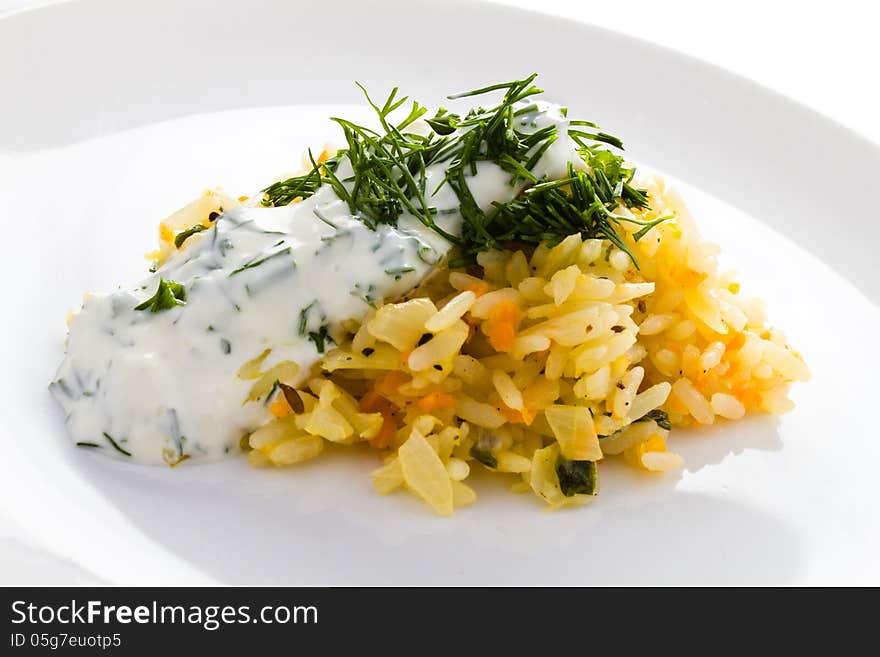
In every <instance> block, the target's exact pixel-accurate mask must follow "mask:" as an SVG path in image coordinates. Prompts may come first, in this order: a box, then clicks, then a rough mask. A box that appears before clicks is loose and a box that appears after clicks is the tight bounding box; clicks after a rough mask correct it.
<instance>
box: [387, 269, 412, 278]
mask: <svg viewBox="0 0 880 657" xmlns="http://www.w3.org/2000/svg"><path fill="white" fill-rule="evenodd" d="M415 270H416V269H415V267H394V268H393V269H386V270H385V273H386V274H388V275H389V276H393V277H394V280H395V281H399V280H400V279H401V278H403V275H404V274H408V273H409V272H411V271H415Z"/></svg>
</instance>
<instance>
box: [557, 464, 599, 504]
mask: <svg viewBox="0 0 880 657" xmlns="http://www.w3.org/2000/svg"><path fill="white" fill-rule="evenodd" d="M556 476H557V477H558V478H559V489H560V490H561V491H562V494H563V495H565V496H566V497H572V496H574V495H595V494H596V493H597V491H598V489H599V476H598V468H597V467H596V462H595V461H569V460H568V459H566V458H564V457H562V456H560V457H559V458H558V459H557V461H556Z"/></svg>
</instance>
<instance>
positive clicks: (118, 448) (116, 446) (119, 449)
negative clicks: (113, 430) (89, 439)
mask: <svg viewBox="0 0 880 657" xmlns="http://www.w3.org/2000/svg"><path fill="white" fill-rule="evenodd" d="M104 438H106V439H107V441H108V442H109V443H110V444H111V445H112V446H113V449H115V450H116V451H117V452H119V453H120V454H124V455H125V456H131V452H129V451H128V450H127V449H124V448H123V447H121V446H120V445H119V443H117V442H116V441H115V440H113V436H111V435H110V434H109V433H107V432H106V431H105V432H104Z"/></svg>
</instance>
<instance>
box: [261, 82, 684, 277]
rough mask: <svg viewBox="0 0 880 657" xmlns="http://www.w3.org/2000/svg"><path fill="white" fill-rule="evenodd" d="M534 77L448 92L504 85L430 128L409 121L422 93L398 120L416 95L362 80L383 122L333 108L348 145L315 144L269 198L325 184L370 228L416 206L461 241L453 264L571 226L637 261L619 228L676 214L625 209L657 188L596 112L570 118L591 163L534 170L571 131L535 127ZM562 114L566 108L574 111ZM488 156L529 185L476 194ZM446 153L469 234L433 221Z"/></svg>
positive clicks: (570, 230)
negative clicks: (544, 174) (547, 175)
mask: <svg viewBox="0 0 880 657" xmlns="http://www.w3.org/2000/svg"><path fill="white" fill-rule="evenodd" d="M535 78H536V75H534V74H533V75H530V76H528V77H526V78H524V79H522V80H513V81H511V82H502V83H498V84H493V85H489V86H486V87H483V88H481V89H476V90H473V91H467V92H464V93H460V94H455V95H453V96H449V98H450V99H454V98H470V97H475V96H481V95H483V94H487V93H490V92H502V98H501V100H500V102H499V103H497V104H496V105H492V106H489V107H482V106H478V107H475V108H473V109H470V110H469V111H467V112H466V113H465V114H461V115H460V114H456V113H453V112H450V111H448V110H446V109H444V108H440V109H439V110H437V112H436V113H435V114H434V116H433V117H426V118H425V119H424V120H425V121H426V122H427V124H428V126H430V128H431V131H430V132H429V133H428V134H427V135H425V134H422V133H417V132H414V131H411V130H410V129H409V126H411V125H412V124H413V122H414V121H416V120H417V119H420V118H422V117H424V116H425V114H426V109H425V108H424V107H423V106H421V105H420V104H419V103H418V102H415V101H413V102H412V103H411V106H410V109H409V112H408V114H407V115H406V117H405V118H404V119H403V120H402V121H400V122H398V123H393V122H392V121H391V118H390V115H391V113H392V112H394V111H395V110H398V109H399V108H401V107H402V106H403V105H404V104H406V103H407V101H408V98H407V97H406V96H403V97H399V96H398V89H397V88H394V89H392V91H391V93H390V94H389V95H388V97H387V99H386V100H385V101H384V102H382V103H378V102H374V100H373V99H372V98H371V97H370V95H369V93H368V92H367V91H366V89H364V88H363V86H361V85H358V86H359V87H360V88H361V90H362V91H363V93H364V96H365V98H366V100H367V103H368V104H369V105H370V107H372V109H373V111H374V112H375V113H376V116H377V118H378V123H379V128H378V129H375V130H374V129H372V128H367V127H364V126H361V125H358V124H356V123H353V122H351V121H348V120H346V119H342V118H333V119H332V120H333V121H334V122H336V123H337V124H338V125H339V126H340V127H341V128H342V131H343V135H344V137H345V141H346V147H345V148H343V149H341V150H340V151H338V152H337V153H336V155H334V156H333V157H331V158H329V159H327V160H326V161H324V162H320V163H319V162H316V161H315V159H314V158H313V157H312V154H311V152H310V153H309V158H310V161H311V169H310V170H309V171H308V172H306V173H305V174H303V175H301V176H295V177H293V178H289V179H287V180H284V181H281V182H278V183H275V184H273V185H270V186H269V187H267V188H266V189H265V190H264V197H263V204H264V205H267V206H277V205H286V204H288V203H291V202H292V201H294V200H296V199H298V198H299V199H305V198H308V197H309V196H311V195H313V194H314V193H315V192H316V191H317V190H318V189H319V188H320V187H321V186H322V185H324V184H326V185H329V186H330V187H332V189H333V190H334V192H335V193H336V194H337V195H338V196H339V198H340V199H342V200H343V201H344V202H345V203H346V204H347V205H348V207H349V211H350V213H351V214H352V215H353V216H356V217H358V218H359V219H361V220H362V221H363V222H364V223H365V224H366V225H367V226H368V227H370V228H373V229H375V228H376V226H377V225H380V224H392V225H394V224H396V222H397V220H398V218H399V217H400V215H401V214H402V213H404V212H406V213H409V214H410V215H412V216H414V217H415V218H417V219H418V220H419V221H421V222H422V223H423V224H424V225H425V226H427V227H428V228H430V229H432V230H434V231H435V232H437V233H439V234H440V235H442V236H443V237H445V238H446V239H447V240H449V241H450V242H452V243H453V244H455V245H457V246H458V247H460V257H459V258H458V259H457V260H455V261H453V262H452V263H451V264H452V265H453V266H459V265H463V264H468V263H471V262H473V261H474V258H475V256H476V254H477V253H479V252H481V251H486V250H489V249H494V248H498V247H500V246H502V245H503V244H504V243H506V242H520V243H525V244H539V243H547V244H549V245H550V246H554V245H555V244H557V243H559V242H560V241H561V240H562V239H564V238H565V237H567V236H569V235H572V234H580V235H581V236H582V237H583V238H604V239H607V240H609V241H610V242H612V244H613V245H614V246H615V247H617V248H618V249H620V250H622V251H624V252H625V253H627V255H629V257H630V259H631V260H632V262H633V263H634V264H635V265H636V266H638V264H637V263H636V261H635V258H634V256H633V255H632V253H631V252H630V250H629V249H628V247H627V245H626V243H625V242H624V241H623V239H622V238H621V237H620V235H619V234H618V232H617V229H618V228H619V226H620V224H621V223H623V222H627V223H630V224H635V225H638V226H640V228H639V230H638V231H636V232H635V233H634V234H633V238H634V239H635V240H636V241H638V240H639V239H641V238H642V237H643V236H644V235H645V234H646V233H647V232H648V231H649V230H650V229H651V228H652V227H653V226H656V225H657V224H659V223H661V222H663V221H666V220H667V219H669V218H670V216H662V217H659V218H656V219H653V220H650V221H646V220H643V219H640V218H637V216H635V215H633V214H630V213H628V214H627V215H626V216H624V215H622V214H616V211H617V208H618V207H624V208H627V209H630V210H635V211H636V213H638V211H641V210H646V209H648V208H649V202H648V194H647V192H646V191H645V190H642V189H637V188H635V187H633V186H632V180H633V176H634V174H635V170H634V169H633V168H631V167H627V166H626V165H625V162H624V159H623V157H622V156H620V155H617V154H616V153H614V152H613V151H612V150H609V148H611V149H622V148H623V144H622V142H621V140H620V139H618V138H617V137H615V136H613V135H609V134H608V133H605V132H602V131H601V130H599V129H598V127H597V126H596V124H594V123H592V122H590V121H582V120H569V121H568V125H567V127H566V133H565V134H567V137H566V138H570V139H571V140H572V141H573V142H574V146H575V147H576V148H577V150H578V153H579V154H580V156H581V158H582V159H583V166H577V167H576V166H574V165H569V168H568V172H567V176H566V177H565V178H564V179H563V180H555V181H548V180H546V179H538V176H537V174H536V173H535V170H536V168H537V166H538V164H539V162H540V161H541V159H542V157H543V156H544V154H545V153H546V152H547V150H548V149H549V148H550V147H551V146H552V145H553V144H554V143H555V141H557V140H558V139H560V138H561V137H563V133H562V132H561V131H560V130H559V129H558V128H557V126H555V125H550V126H547V127H545V128H540V129H537V130H535V129H531V130H529V129H528V128H533V127H534V126H533V125H528V124H529V123H530V121H528V119H529V116H528V115H529V114H530V113H532V112H536V111H538V109H539V108H538V106H537V104H536V103H534V102H531V101H530V100H529V99H531V98H532V97H533V96H535V95H536V94H539V93H542V90H541V89H539V88H538V87H537V86H535V85H534V84H532V83H533V81H534V80H535ZM562 114H563V116H567V113H566V112H565V111H562ZM343 160H346V161H347V164H348V165H350V168H351V175H349V176H346V177H345V180H341V179H340V178H339V177H338V175H337V174H338V173H339V171H340V163H341V162H342V161H343ZM481 161H490V162H494V163H495V164H497V165H498V166H500V167H501V168H502V169H503V170H504V171H506V172H507V173H509V174H510V175H511V178H510V183H511V184H512V185H515V184H517V183H520V184H522V185H523V187H524V189H523V190H522V192H520V193H519V194H518V195H517V197H516V198H515V199H514V200H512V201H510V202H508V203H503V204H502V203H496V204H494V205H492V206H491V207H490V208H488V209H486V210H485V211H484V209H482V208H481V207H480V206H478V204H477V203H476V201H475V199H474V196H473V194H472V192H471V190H470V188H469V186H468V181H467V179H468V177H470V176H473V175H475V174H476V173H477V165H478V163H479V162H481ZM438 163H447V166H446V170H447V172H446V177H445V178H444V180H443V182H442V183H441V186H442V185H443V184H448V185H449V186H450V188H451V189H452V190H453V191H454V193H455V194H456V197H457V199H458V202H459V211H460V213H461V215H462V217H463V219H464V223H463V226H462V234H461V236H460V237H459V236H457V235H451V234H448V233H446V232H445V231H444V230H442V229H441V228H440V227H438V226H437V224H436V223H435V221H434V217H435V215H436V214H437V213H438V210H437V208H436V207H434V206H432V205H431V204H430V200H431V197H430V195H429V194H428V190H427V183H428V178H427V173H426V169H427V167H428V166H430V165H433V164H438ZM345 169H346V170H347V169H348V167H345ZM403 273H405V272H403V271H400V272H396V273H392V270H389V275H394V276H395V277H397V276H398V275H400V274H403Z"/></svg>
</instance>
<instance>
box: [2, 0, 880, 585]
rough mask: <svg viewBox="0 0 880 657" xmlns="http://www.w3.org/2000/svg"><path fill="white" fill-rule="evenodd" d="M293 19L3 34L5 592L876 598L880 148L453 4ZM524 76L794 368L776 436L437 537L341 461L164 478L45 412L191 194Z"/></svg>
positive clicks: (176, 16)
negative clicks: (75, 347)
mask: <svg viewBox="0 0 880 657" xmlns="http://www.w3.org/2000/svg"><path fill="white" fill-rule="evenodd" d="M303 4H304V3H285V2H280V1H278V2H273V1H271V0H251V1H249V2H247V3H239V2H232V1H230V2H216V1H208V0H192V1H186V2H184V1H182V0H173V1H172V0H162V1H154V2H150V3H145V2H139V1H124V2H123V1H120V0H104V1H95V2H74V3H68V4H61V5H55V6H52V7H49V8H46V9H42V10H38V11H34V12H28V13H24V14H20V15H15V16H12V17H11V18H7V19H5V20H0V88H2V89H3V93H2V94H0V208H2V226H3V238H4V240H3V247H4V248H3V254H2V257H0V273H2V279H0V280H2V281H3V294H2V296H0V302H2V309H3V310H2V313H3V318H4V324H3V331H4V334H3V340H2V343H0V365H2V368H3V372H4V377H3V380H2V383H0V399H2V411H3V412H2V413H0V427H2V431H3V436H2V440H3V443H2V447H3V450H2V459H0V500H2V501H0V514H2V518H3V519H2V521H0V522H2V524H3V531H4V532H5V534H6V535H7V538H6V539H3V540H0V550H3V551H2V552H0V554H3V555H6V557H7V559H15V562H14V563H13V562H12V561H7V563H8V564H11V565H9V566H8V567H7V570H6V576H7V579H10V578H13V577H14V575H10V574H9V573H11V572H12V571H14V570H15V569H17V568H19V566H20V567H21V568H22V569H24V571H23V572H25V573H30V574H25V575H22V578H23V579H30V580H34V579H36V578H38V574H36V573H35V571H34V568H43V567H45V568H48V570H45V571H44V573H43V579H44V580H45V579H48V580H49V581H59V582H61V581H69V580H71V579H75V580H78V581H96V580H99V581H106V582H116V583H141V584H197V583H261V584H268V583H280V584H286V583H292V584H404V583H406V584H413V583H415V584H428V583H430V584H485V583H495V584H596V583H660V582H667V583H722V582H732V583H802V584H806V583H825V584H830V583H872V584H878V583H880V562H878V560H877V559H876V555H877V553H878V551H880V520H878V514H877V506H876V502H877V498H878V494H877V487H876V484H875V483H874V482H875V478H876V471H877V468H878V464H880V442H878V435H877V434H878V432H877V429H876V427H877V421H876V419H875V417H876V416H875V413H876V409H877V408H878V404H877V395H876V379H877V377H876V372H877V371H878V368H880V359H878V356H877V350H876V348H875V344H876V342H875V337H876V333H877V326H878V325H880V324H878V320H880V310H878V304H880V259H878V258H877V257H876V249H877V247H878V245H880V222H878V221H877V220H878V217H877V210H876V203H875V199H874V192H875V190H876V180H877V174H878V172H880V150H878V149H877V148H876V147H874V146H872V145H870V144H869V143H868V142H866V141H864V140H862V139H861V138H859V137H858V136H856V135H854V134H852V133H850V132H847V131H846V130H844V129H842V128H840V127H838V126H836V125H835V124H833V123H831V122H830V121H828V120H827V119H824V118H822V117H820V116H818V115H817V114H815V113H813V112H811V111H809V110H807V109H805V108H803V107H800V106H798V105H795V104H793V103H791V102H789V101H787V100H785V99H784V98H781V97H779V96H777V95H775V94H774V93H772V92H770V91H768V90H766V89H762V88H760V87H757V86H755V85H753V84H751V83H748V82H745V81H743V80H741V79H739V78H736V77H734V76H731V75H729V74H727V73H725V72H723V71H720V70H717V69H714V68H712V67H709V66H707V65H704V64H702V63H700V62H698V61H695V60H693V59H689V58H686V57H684V56H682V55H679V54H676V53H674V52H671V51H667V50H663V49H660V48H657V47H654V46H651V45H648V44H646V43H643V42H639V41H635V40H632V39H629V38H624V37H621V36H618V35H615V34H613V33H609V32H605V31H601V30H597V29H595V28H591V27H588V26H586V25H582V24H577V23H571V22H566V21H563V20H561V19H558V18H549V17H545V16H541V15H538V14H531V13H524V12H520V11H513V10H505V9H502V8H499V7H496V6H491V5H471V4H466V3H462V2H457V1H451V2H450V1H447V2H443V3H432V4H431V6H430V7H427V6H422V7H421V8H419V6H418V5H414V4H413V3H410V2H407V0H379V1H373V2H370V3H366V2H357V1H356V0H346V1H339V0H337V1H335V2H333V3H309V5H308V7H305V6H303ZM395 35H403V36H395ZM533 70H534V71H538V72H540V73H541V78H540V82H541V84H542V85H543V86H544V88H546V89H548V90H549V95H550V96H551V97H552V98H553V99H555V100H560V101H564V102H565V103H567V104H568V105H569V106H570V107H571V110H572V113H573V114H577V115H579V116H585V117H588V118H591V119H594V120H596V121H598V122H600V124H601V125H602V126H603V127H604V128H606V129H607V130H608V131H610V132H613V133H615V134H619V135H622V136H623V137H624V138H625V141H626V143H627V145H628V146H629V154H630V155H631V156H632V157H633V158H634V159H636V160H637V161H640V162H644V163H646V164H650V165H652V166H654V167H656V168H658V169H660V170H662V171H664V172H667V173H668V174H670V175H672V176H674V177H675V179H677V180H680V181H684V182H686V183H687V184H686V185H685V184H684V183H682V185H681V186H682V187H683V192H684V193H685V196H686V198H688V199H689V200H690V202H691V206H692V209H693V210H694V212H695V214H696V216H697V220H698V222H699V224H700V225H701V227H702V228H703V230H704V232H705V233H706V235H707V236H708V237H710V238H712V239H715V240H717V241H718V242H720V243H721V244H722V246H723V248H724V253H725V262H726V263H728V264H732V265H734V266H736V267H737V268H738V269H739V270H740V271H741V272H742V279H743V281H744V283H745V288H746V290H747V291H748V290H751V291H752V292H758V293H760V294H761V295H762V296H764V297H765V298H766V299H767V301H768V303H769V307H770V316H771V320H773V322H774V323H776V324H778V325H780V326H782V327H783V328H785V329H786V330H787V333H788V336H789V338H790V340H791V341H792V342H793V343H794V345H795V346H796V347H797V348H798V349H799V350H801V351H802V352H803V354H804V355H805V357H806V359H807V361H808V363H809V365H810V366H811V368H812V370H813V373H814V379H813V381H812V382H810V383H808V384H802V385H798V386H796V387H795V389H794V395H793V396H794V399H795V401H796V402H798V408H797V409H796V410H795V411H794V412H792V413H790V414H789V415H786V416H784V417H782V418H781V419H779V420H778V421H777V420H774V419H771V418H752V419H749V420H747V421H744V422H741V423H737V424H726V425H723V426H718V427H716V428H714V429H711V430H707V431H701V432H698V433H688V432H681V431H677V432H675V433H674V434H673V435H674V440H673V444H674V447H675V448H676V449H677V450H678V451H680V452H681V453H682V454H683V455H684V456H685V457H686V459H687V463H688V465H687V468H686V470H685V471H684V472H683V473H681V474H680V476H675V475H673V476H669V477H665V478H664V477H658V478H652V477H649V476H640V475H637V474H636V473H632V472H630V471H628V470H626V469H625V468H623V467H616V466H615V464H613V463H605V464H603V466H602V469H601V473H600V474H601V476H602V486H603V490H602V493H601V495H600V497H599V498H598V500H597V501H596V502H595V503H594V504H593V505H592V506H590V507H587V508H583V509H579V510H575V511H569V512H560V513H552V514H550V513H543V512H542V511H541V507H540V505H539V504H538V503H537V502H534V501H532V500H531V499H530V498H529V497H528V496H513V495H510V494H508V493H507V492H506V489H505V486H504V485H501V484H498V483H497V482H493V480H492V479H491V478H489V477H484V478H482V479H481V480H480V481H478V482H477V484H478V491H479V494H480V498H481V499H480V500H478V504H477V505H476V506H474V507H472V508H470V509H466V510H464V511H462V512H460V513H457V514H456V516H455V517H454V518H453V519H451V520H442V519H439V518H436V517H434V516H433V515H431V513H429V512H428V510H427V508H426V507H423V506H422V505H421V504H420V503H419V502H418V501H417V500H415V499H414V498H410V497H409V496H406V495H398V496H392V497H389V498H383V497H379V496H377V495H375V494H374V493H373V492H372V488H371V484H370V480H369V477H368V476H367V473H368V471H369V470H370V469H371V468H372V467H373V465H374V461H372V460H371V458H370V457H369V456H367V455H366V454H364V453H357V454H354V455H352V454H345V453H338V452H333V453H331V454H330V455H328V456H327V457H325V458H321V459H320V460H319V461H318V462H315V463H311V464H308V465H305V466H302V467H299V468H296V469H291V470H279V471H269V472H266V471H254V470H249V469H248V468H247V467H246V465H245V464H244V463H243V462H242V461H241V460H233V461H230V462H227V463H223V464H220V465H207V466H198V467H183V468H178V469H174V470H170V469H157V468H144V467H136V466H131V465H129V464H125V463H120V462H117V461H115V460H109V459H104V458H100V457H99V456H96V455H93V454H84V453H81V452H79V451H77V450H76V449H74V448H73V447H72V446H71V444H70V442H69V441H68V439H67V437H66V436H65V434H64V430H63V426H62V422H61V417H60V413H59V412H58V410H57V409H56V408H55V406H54V404H53V402H52V400H51V399H50V397H49V394H48V392H47V391H46V384H47V383H48V381H49V380H50V379H51V377H52V375H53V373H54V369H55V367H56V366H57V364H58V362H59V361H60V359H61V355H62V349H63V338H64V316H65V314H66V312H67V310H68V309H71V308H73V307H75V306H76V305H77V304H78V302H79V299H80V295H81V293H82V292H84V291H86V290H107V289H111V288H112V287H114V286H115V284H117V283H124V282H125V281H130V280H134V279H135V277H136V276H138V275H140V274H141V273H142V272H143V271H144V267H145V261H144V260H142V253H143V252H144V251H146V250H148V249H149V248H150V246H151V244H152V243H153V240H154V234H155V233H154V231H155V225H156V222H157V220H158V219H160V218H161V217H162V216H164V215H165V214H167V213H168V212H169V211H170V210H173V209H174V208H175V207H177V206H179V205H181V204H182V203H184V202H185V201H186V200H187V199H188V198H189V197H191V196H193V195H194V194H195V193H197V192H198V191H199V190H201V189H202V188H203V187H206V186H211V185H215V184H220V185H222V186H224V187H226V188H227V189H228V190H230V191H234V192H235V193H245V192H249V191H252V190H253V189H254V188H256V187H257V186H259V185H260V184H261V183H262V182H264V181H266V180H267V179H269V178H271V177H272V176H273V175H275V174H276V173H278V172H279V171H282V170H285V169H290V168H293V167H295V166H296V164H297V162H298V157H299V153H300V152H301V151H302V150H303V149H304V148H305V147H306V146H308V145H320V143H321V142H322V141H323V140H324V139H326V138H332V137H333V136H334V135H335V133H334V132H333V131H332V129H331V127H330V124H329V123H328V122H326V121H325V120H323V117H324V116H326V115H327V114H328V113H329V111H330V109H331V106H332V109H333V110H334V111H335V112H339V111H343V110H342V109H340V107H339V105H340V104H352V103H356V102H358V100H359V98H358V92H357V89H356V88H355V87H354V85H353V83H352V81H353V80H355V79H357V80H361V81H362V82H364V83H366V84H367V85H368V86H369V87H370V88H371V89H376V90H382V89H387V88H388V87H389V86H391V85H394V84H399V85H400V86H401V87H402V88H403V89H404V90H405V91H407V92H409V93H411V94H413V95H414V96H415V97H417V98H419V99H420V100H421V101H423V102H424V103H427V104H429V105H435V104H439V103H441V102H442V96H443V95H444V94H445V93H448V92H451V91H456V90H461V89H468V88H473V87H474V86H477V85H479V84H481V83H487V82H494V81H496V80H499V79H511V78H513V77H519V76H522V75H525V74H527V73H529V72H531V71H533ZM10 534H11V535H12V537H11V538H10V537H9V535H10ZM0 538H2V537H0ZM10 555H11V557H10ZM43 555H47V556H45V558H44V557H43ZM35 563H36V564H38V566H35V567H33V564H35ZM28 564H31V566H28ZM40 564H42V565H40ZM28 567H31V570H30V571H29V570H27V568H28ZM45 573H49V575H46V574H45Z"/></svg>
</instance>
